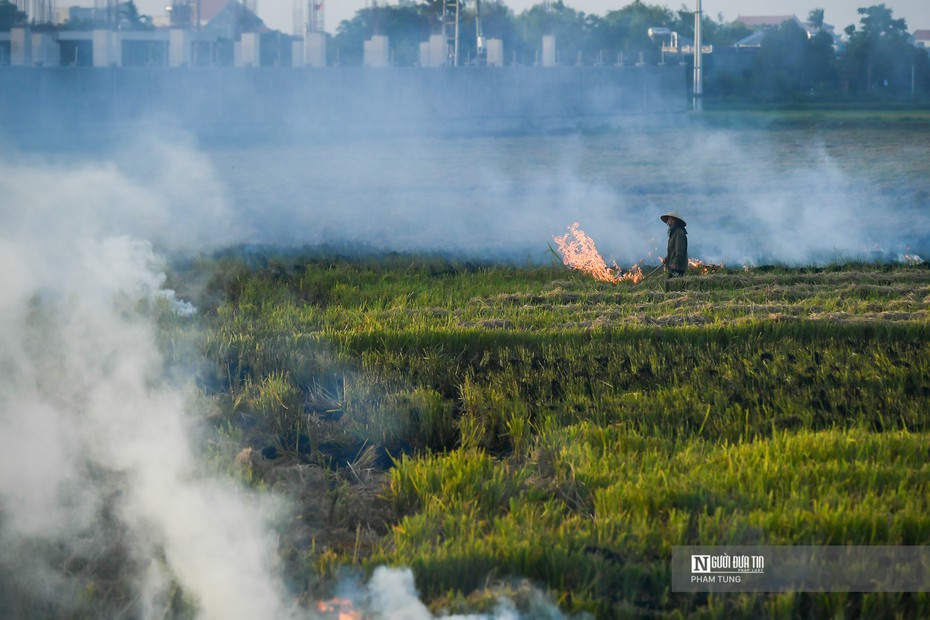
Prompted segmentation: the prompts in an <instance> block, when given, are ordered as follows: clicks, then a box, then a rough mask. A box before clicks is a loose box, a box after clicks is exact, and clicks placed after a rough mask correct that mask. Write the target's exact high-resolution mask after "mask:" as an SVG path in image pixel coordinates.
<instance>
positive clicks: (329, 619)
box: [316, 598, 362, 620]
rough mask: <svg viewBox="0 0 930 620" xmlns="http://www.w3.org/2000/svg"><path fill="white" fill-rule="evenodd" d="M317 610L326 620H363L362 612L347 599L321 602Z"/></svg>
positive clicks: (332, 599)
mask: <svg viewBox="0 0 930 620" xmlns="http://www.w3.org/2000/svg"><path fill="white" fill-rule="evenodd" d="M316 610H317V612H319V613H320V614H323V617H324V618H325V619H326V620H362V612H360V611H358V610H357V609H355V607H354V606H353V605H352V601H350V600H349V599H345V598H331V599H329V600H328V601H319V602H317V604H316Z"/></svg>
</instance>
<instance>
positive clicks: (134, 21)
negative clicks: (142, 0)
mask: <svg viewBox="0 0 930 620" xmlns="http://www.w3.org/2000/svg"><path fill="white" fill-rule="evenodd" d="M119 23H120V29H122V30H153V29H154V28H155V26H154V25H153V24H152V18H151V17H150V16H148V15H141V14H140V13H139V8H138V7H137V6H136V3H135V2H133V0H129V2H122V3H120V5H119Z"/></svg>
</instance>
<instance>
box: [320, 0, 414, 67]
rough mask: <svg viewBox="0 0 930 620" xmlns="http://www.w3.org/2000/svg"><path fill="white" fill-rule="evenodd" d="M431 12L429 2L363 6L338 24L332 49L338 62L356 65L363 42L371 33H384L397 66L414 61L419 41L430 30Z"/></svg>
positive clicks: (361, 55)
mask: <svg viewBox="0 0 930 620" xmlns="http://www.w3.org/2000/svg"><path fill="white" fill-rule="evenodd" d="M430 14H431V8H430V5H428V4H420V5H415V6H410V5H405V6H376V7H372V8H368V9H362V10H360V11H358V12H357V13H356V14H355V16H354V17H353V18H352V19H351V20H346V21H343V22H342V23H341V24H339V28H338V30H337V31H336V36H335V37H334V38H333V48H334V49H333V52H334V53H335V54H336V56H337V58H338V62H339V63H340V64H344V65H348V66H359V65H361V64H362V62H363V58H364V53H363V49H364V42H365V41H367V40H368V39H370V38H371V37H372V35H384V36H386V37H388V39H389V45H390V49H391V56H392V61H393V63H394V64H395V65H396V66H409V65H413V64H416V62H417V61H418V60H419V53H420V42H422V41H425V40H427V39H428V38H429V35H430V33H431V27H430V20H431V18H430Z"/></svg>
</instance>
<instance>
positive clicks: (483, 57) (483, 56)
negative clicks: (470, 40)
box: [475, 0, 488, 66]
mask: <svg viewBox="0 0 930 620" xmlns="http://www.w3.org/2000/svg"><path fill="white" fill-rule="evenodd" d="M475 38H476V41H475V64H476V65H479V66H480V65H485V64H487V61H488V54H487V50H486V49H485V47H484V33H483V32H482V31H481V0H475Z"/></svg>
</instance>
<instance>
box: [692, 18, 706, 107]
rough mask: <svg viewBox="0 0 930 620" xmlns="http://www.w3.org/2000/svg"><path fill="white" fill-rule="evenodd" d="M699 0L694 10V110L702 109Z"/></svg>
mask: <svg viewBox="0 0 930 620" xmlns="http://www.w3.org/2000/svg"><path fill="white" fill-rule="evenodd" d="M702 13H703V12H702V11H701V0H697V10H696V11H695V12H694V101H693V108H694V111H695V112H701V111H702V110H703V109H704V102H703V96H704V83H703V82H704V77H703V75H702V74H701V73H702V72H701V56H702V55H703V50H702V47H701V46H702V43H701V18H702Z"/></svg>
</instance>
